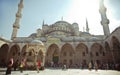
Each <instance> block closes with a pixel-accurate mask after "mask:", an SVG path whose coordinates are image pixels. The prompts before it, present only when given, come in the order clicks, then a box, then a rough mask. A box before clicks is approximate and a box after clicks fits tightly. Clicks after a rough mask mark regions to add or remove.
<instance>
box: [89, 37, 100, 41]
mask: <svg viewBox="0 0 120 75" xmlns="http://www.w3.org/2000/svg"><path fill="white" fill-rule="evenodd" d="M89 40H90V41H96V40H99V39H98V38H97V37H92V38H90V39H89Z"/></svg>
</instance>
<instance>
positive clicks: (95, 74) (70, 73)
mask: <svg viewBox="0 0 120 75" xmlns="http://www.w3.org/2000/svg"><path fill="white" fill-rule="evenodd" d="M0 75H5V71H4V72H0ZM11 75H120V71H114V70H98V71H95V70H92V71H89V70H87V69H85V70H81V69H68V70H62V69H56V70H55V69H45V70H43V71H40V73H37V71H23V73H20V71H12V74H11Z"/></svg>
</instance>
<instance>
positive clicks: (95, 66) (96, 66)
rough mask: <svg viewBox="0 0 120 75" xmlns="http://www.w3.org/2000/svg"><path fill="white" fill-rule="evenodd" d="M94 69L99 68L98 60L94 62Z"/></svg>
mask: <svg viewBox="0 0 120 75" xmlns="http://www.w3.org/2000/svg"><path fill="white" fill-rule="evenodd" d="M94 69H95V70H96V71H97V70H98V64H97V62H95V64H94Z"/></svg>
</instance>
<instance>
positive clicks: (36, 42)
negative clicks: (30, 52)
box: [31, 40, 44, 45]
mask: <svg viewBox="0 0 120 75" xmlns="http://www.w3.org/2000/svg"><path fill="white" fill-rule="evenodd" d="M31 43H34V44H41V45H44V44H43V43H42V41H40V40H32V41H31Z"/></svg>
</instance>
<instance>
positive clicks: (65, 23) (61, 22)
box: [54, 21, 71, 26]
mask: <svg viewBox="0 0 120 75" xmlns="http://www.w3.org/2000/svg"><path fill="white" fill-rule="evenodd" d="M54 25H65V26H68V25H71V24H70V23H68V22H66V21H57V22H55V23H54Z"/></svg>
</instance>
